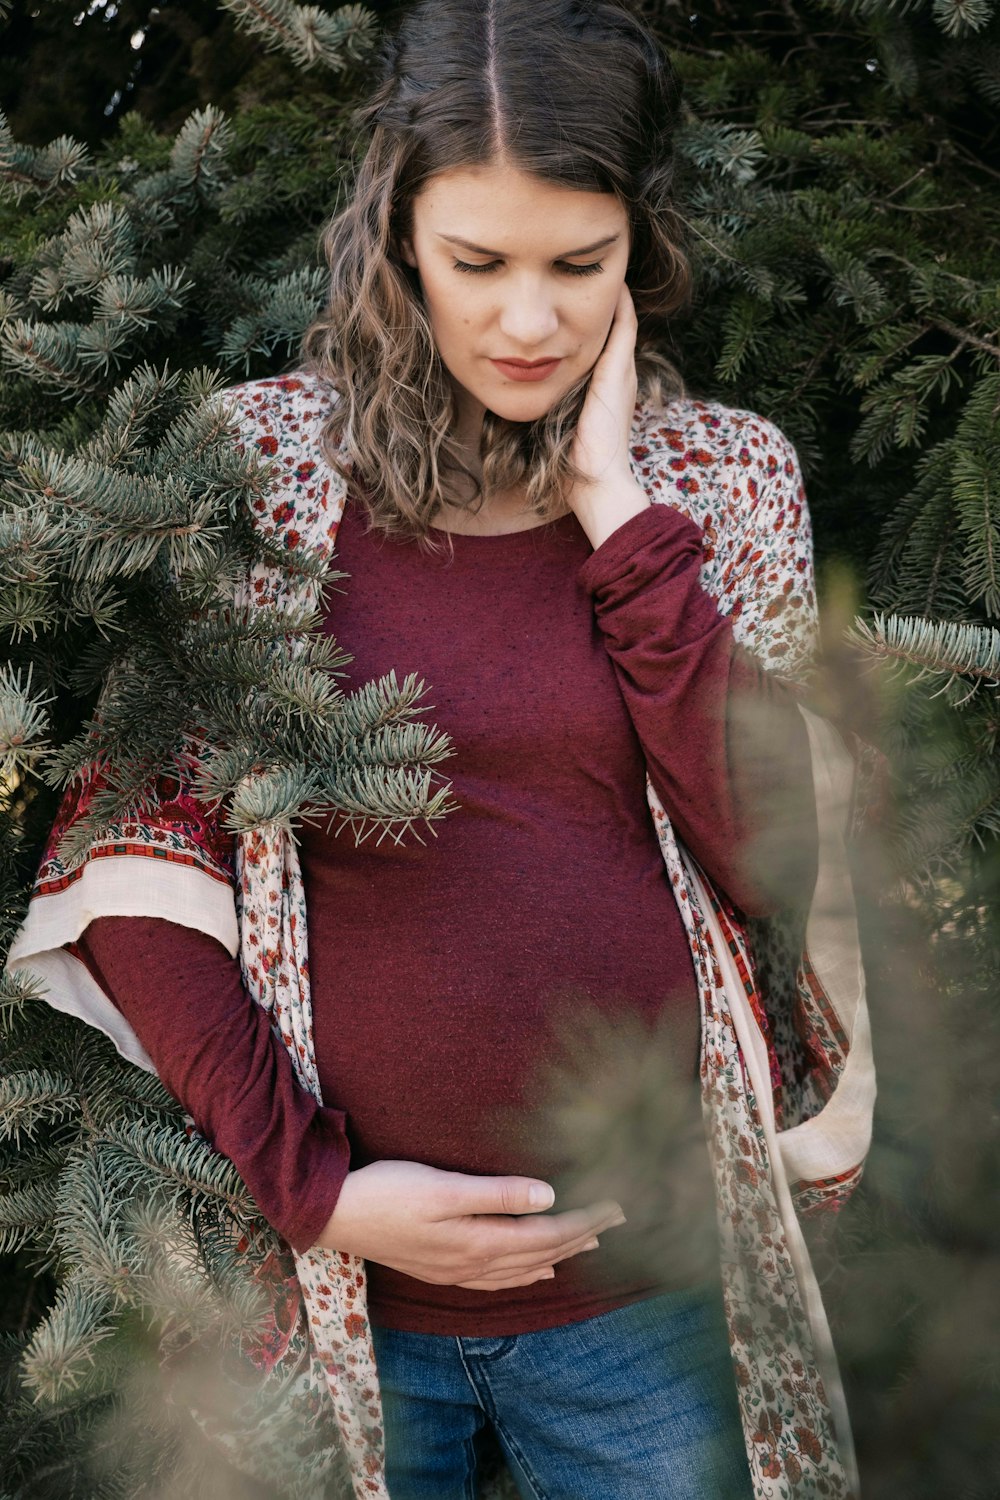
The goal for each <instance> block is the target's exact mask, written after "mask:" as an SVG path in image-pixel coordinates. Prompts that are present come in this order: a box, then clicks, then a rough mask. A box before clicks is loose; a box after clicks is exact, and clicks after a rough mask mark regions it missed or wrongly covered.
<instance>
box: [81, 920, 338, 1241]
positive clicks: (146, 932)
mask: <svg viewBox="0 0 1000 1500" xmlns="http://www.w3.org/2000/svg"><path fill="white" fill-rule="evenodd" d="M74 952H76V953H77V955H78V956H79V957H80V958H81V959H82V961H83V962H84V963H85V964H86V965H87V967H88V968H89V969H90V971H91V973H92V974H93V976H94V978H95V979H96V980H97V982H98V984H100V986H101V988H102V989H103V990H104V991H105V993H106V994H107V996H108V998H109V999H110V1000H111V1001H112V1002H113V1003H114V1004H115V1006H116V1007H117V1008H118V1009H119V1010H120V1011H121V1012H122V1014H123V1015H124V1016H125V1018H126V1019H127V1020H128V1022H129V1024H130V1025H131V1027H132V1029H133V1031H134V1032H135V1034H136V1036H137V1037H138V1038H139V1040H140V1042H141V1043H142V1045H143V1046H144V1047H145V1049H146V1051H147V1053H148V1054H149V1057H150V1058H151V1060H152V1062H153V1064H154V1066H155V1068H156V1071H157V1073H158V1075H159V1077H160V1079H161V1081H162V1083H163V1085H164V1087H165V1088H166V1089H167V1090H168V1092H169V1093H171V1094H172V1095H173V1096H174V1098H175V1099H177V1100H178V1102H179V1103H180V1104H182V1105H183V1107H184V1108H185V1109H186V1110H187V1112H188V1114H190V1115H191V1117H192V1118H193V1120H194V1121H195V1124H196V1125H197V1127H198V1129H199V1130H200V1131H201V1132H202V1134H203V1135H204V1136H205V1137H206V1138H207V1139H208V1140H210V1141H211V1142H212V1144H213V1145H214V1147H215V1148H216V1150H218V1151H220V1152H222V1154H223V1155H224V1156H227V1157H229V1159H230V1161H231V1162H232V1163H233V1165H234V1166H235V1167H236V1169H237V1171H238V1172H239V1173H240V1175H241V1177H242V1178H243V1180H244V1182H245V1183H246V1185H247V1187H248V1188H249V1189H250V1191H251V1193H252V1194H253V1197H254V1199H255V1201H256V1203H257V1206H258V1207H259V1209H260V1211H261V1213H262V1214H263V1215H264V1217H265V1218H266V1219H267V1220H268V1222H269V1223H270V1224H272V1225H273V1226H274V1228H275V1229H276V1230H277V1231H278V1233H279V1234H280V1235H281V1236H282V1238H283V1239H285V1240H286V1241H287V1242H288V1244H290V1245H291V1246H292V1248H293V1249H295V1250H297V1251H300V1252H301V1251H304V1250H307V1249H308V1248H309V1247H310V1246H311V1245H314V1244H315V1243H316V1241H317V1239H318V1237H319V1235H320V1234H321V1232H322V1230H323V1228H324V1227H325V1225H326V1222H327V1220H328V1219H329V1217H330V1215H331V1214H332V1213H333V1210H334V1207H335V1206H336V1203H337V1199H338V1197H339V1195H340V1189H341V1187H342V1185H343V1182H344V1178H345V1177H346V1176H347V1172H348V1164H349V1156H350V1149H349V1145H348V1140H347V1135H346V1131H345V1125H346V1116H345V1115H344V1114H343V1112H342V1111H340V1110H337V1109H330V1108H327V1107H326V1106H324V1105H320V1104H318V1103H317V1101H316V1100H315V1099H314V1098H313V1096H312V1095H311V1094H310V1093H309V1092H308V1090H306V1089H305V1088H303V1087H302V1085H301V1084H300V1083H299V1082H298V1079H297V1078H296V1076H295V1072H294V1069H293V1067H292V1060H291V1058H290V1057H289V1055H288V1052H287V1051H286V1049H285V1047H284V1045H283V1043H282V1042H281V1039H280V1037H278V1036H277V1035H276V1034H275V1032H274V1031H273V1030H272V1028H271V1023H270V1019H269V1017H268V1015H267V1013H266V1012H265V1011H264V1010H263V1009H262V1008H261V1007H260V1006H259V1005H257V1004H256V1002H255V1001H254V1000H253V998H252V996H250V995H249V994H248V993H247V990H246V988H245V986H244V984H243V978H242V974H241V971H240V966H239V960H238V959H236V958H230V956H229V954H228V953H227V952H226V950H225V948H224V947H223V946H222V944H221V943H220V942H218V941H217V940H216V939H215V938H213V937H209V936H208V935H207V934H205V933H202V932H198V931H196V930H195V929H194V928H190V927H185V926H182V925H181V924H179V923H176V922H169V921H166V920H164V919H162V918H159V917H98V918H95V919H94V920H92V921H91V922H90V923H89V925H88V926H87V928H86V929H85V931H84V932H83V934H82V935H81V936H80V938H78V939H77V942H76V944H75V945H74Z"/></svg>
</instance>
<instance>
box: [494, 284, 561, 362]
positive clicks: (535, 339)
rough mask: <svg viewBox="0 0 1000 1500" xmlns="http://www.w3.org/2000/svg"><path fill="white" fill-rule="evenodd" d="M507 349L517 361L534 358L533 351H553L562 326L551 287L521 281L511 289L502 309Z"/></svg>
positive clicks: (503, 332)
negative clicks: (554, 336) (547, 349)
mask: <svg viewBox="0 0 1000 1500" xmlns="http://www.w3.org/2000/svg"><path fill="white" fill-rule="evenodd" d="M499 327H500V333H501V335H502V336H503V339H504V345H503V347H504V349H505V351H506V352H507V353H509V354H512V355H516V356H517V357H518V358H521V357H523V358H524V359H531V358H532V350H534V349H545V348H550V347H551V344H552V337H553V335H554V334H555V332H556V330H557V329H558V327H559V313H558V309H557V307H556V304H555V299H554V298H553V296H552V291H551V288H548V287H545V286H543V285H539V284H538V283H537V282H536V283H535V284H534V285H531V284H529V283H527V282H521V283H520V285H519V286H514V285H513V283H512V284H511V287H510V292H509V295H508V296H507V297H505V298H504V301H503V304H502V306H501V308H500V317H499Z"/></svg>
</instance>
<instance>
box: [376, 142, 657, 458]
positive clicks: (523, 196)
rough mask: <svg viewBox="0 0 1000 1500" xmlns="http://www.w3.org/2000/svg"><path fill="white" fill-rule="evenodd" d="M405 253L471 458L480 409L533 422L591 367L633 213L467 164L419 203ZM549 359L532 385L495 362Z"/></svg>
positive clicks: (611, 202) (587, 195) (502, 170)
mask: <svg viewBox="0 0 1000 1500" xmlns="http://www.w3.org/2000/svg"><path fill="white" fill-rule="evenodd" d="M463 242H464V243H463ZM472 247H478V248H472ZM400 248H401V251H402V254H403V258H404V260H405V261H406V262H407V264H409V265H411V266H414V267H415V268H416V270H417V273H418V275H419V278H420V283H421V286H422V289H423V295H424V303H425V307H426V310H427V314H428V317H429V319H430V323H431V329H432V332H433V334H434V340H435V343H436V345H437V350H438V353H439V354H440V357H441V360H442V362H443V364H444V366H445V368H446V369H447V370H448V371H449V373H450V375H451V377H452V379H453V381H454V382H455V387H456V392H457V396H458V406H459V436H460V437H461V438H462V439H463V440H464V441H466V442H468V443H469V444H470V445H471V446H472V447H473V448H474V449H477V448H478V437H479V428H480V426H481V424H482V416H483V411H484V410H485V409H487V408H488V409H489V410H490V411H493V412H495V413H496V414H497V416H500V417H505V418H507V419H508V420H509V421H512V422H530V421H533V420H534V419H535V418H536V417H540V416H542V415H544V413H545V412H547V411H548V410H549V409H550V408H551V407H552V406H553V405H554V404H555V403H556V402H557V401H558V400H559V399H560V398H561V397H562V396H563V395H565V393H566V391H567V390H569V388H570V386H572V385H573V384H574V383H575V382H576V381H577V380H579V379H580V377H581V376H583V375H585V374H586V373H587V372H588V371H589V370H591V369H593V367H594V365H595V364H596V362H597V359H598V356H599V355H600V353H601V350H602V349H603V347H604V343H605V340H606V338H607V336H608V331H609V329H610V327H611V320H612V318H613V316H614V310H615V304H616V302H617V300H618V293H619V291H620V289H621V286H622V282H623V281H624V280H625V270H626V267H627V265H628V258H629V229H628V216H627V214H626V212H625V209H624V207H623V206H622V204H621V203H620V202H619V200H618V199H617V198H616V197H615V196H614V194H613V193H592V192H582V191H579V190H577V189H575V188H568V187H563V186H561V185H559V184H556V183H551V182H545V181H543V180H542V179H541V178H538V177H532V176H529V175H528V174H527V173H524V172H521V171H518V170H517V169H516V168H513V167H506V166H496V165H491V166H488V167H463V168H456V169H455V170H453V171H448V172H442V173H439V174H438V176H436V177H433V178H432V179H431V180H430V181H429V182H428V183H427V184H426V185H425V187H424V189H423V191H422V192H421V193H420V194H419V195H418V196H417V197H416V198H415V199H414V201H413V220H412V236H411V237H407V238H404V239H403V240H402V241H401V245H400ZM466 266H469V267H474V268H475V269H472V270H466V269H463V268H464V267H466ZM550 357H551V358H553V359H557V360H558V363H557V364H556V365H554V366H553V367H551V368H550V369H549V370H548V371H547V372H546V373H544V376H543V378H541V379H538V380H533V381H518V380H516V379H514V378H513V377H512V376H511V374H510V372H509V371H506V370H503V369H498V368H497V366H496V365H495V364H494V363H493V361H494V360H497V359H500V360H503V359H511V360H521V361H528V362H534V361H536V360H541V359H548V358H550Z"/></svg>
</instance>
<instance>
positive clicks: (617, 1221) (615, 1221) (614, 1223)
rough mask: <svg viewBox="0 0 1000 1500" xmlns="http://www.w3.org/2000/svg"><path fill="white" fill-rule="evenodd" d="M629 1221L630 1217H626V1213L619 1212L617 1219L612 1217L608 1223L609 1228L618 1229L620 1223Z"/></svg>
mask: <svg viewBox="0 0 1000 1500" xmlns="http://www.w3.org/2000/svg"><path fill="white" fill-rule="evenodd" d="M627 1223H628V1219H626V1217H625V1215H624V1214H619V1215H618V1218H617V1219H612V1220H611V1223H610V1224H609V1225H608V1228H609V1229H617V1227H618V1225H619V1224H627Z"/></svg>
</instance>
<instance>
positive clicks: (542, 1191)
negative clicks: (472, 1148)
mask: <svg viewBox="0 0 1000 1500" xmlns="http://www.w3.org/2000/svg"><path fill="white" fill-rule="evenodd" d="M442 1178H443V1179H444V1180H443V1181H442V1183H441V1185H440V1187H439V1189H438V1192H439V1194H440V1200H441V1201H440V1205H439V1212H438V1213H437V1214H436V1215H435V1217H436V1218H441V1219H454V1218H460V1217H461V1216H462V1215H463V1214H476V1215H480V1214H540V1213H544V1212H545V1210H546V1209H547V1208H551V1207H552V1205H553V1203H554V1202H555V1200H556V1195H555V1190H554V1189H553V1187H552V1184H551V1183H548V1182H542V1181H540V1180H539V1179H538V1178H537V1177H475V1176H473V1175H472V1174H471V1173H467V1172H447V1173H442Z"/></svg>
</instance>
